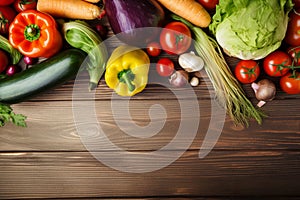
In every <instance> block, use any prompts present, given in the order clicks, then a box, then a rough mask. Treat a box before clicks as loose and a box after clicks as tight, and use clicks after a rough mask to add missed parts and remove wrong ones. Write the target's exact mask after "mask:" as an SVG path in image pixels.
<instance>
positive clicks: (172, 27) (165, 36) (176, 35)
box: [160, 22, 192, 54]
mask: <svg viewBox="0 0 300 200" xmlns="http://www.w3.org/2000/svg"><path fill="white" fill-rule="evenodd" d="M191 43H192V38H191V31H190V29H189V28H188V27H187V26H186V25H185V24H184V23H182V22H171V23H169V24H167V25H166V26H165V27H164V29H163V30H162V32H161V34H160V45H161V47H162V49H163V50H164V51H166V52H167V53H169V54H181V53H184V52H185V51H187V50H188V49H189V48H190V46H191Z"/></svg>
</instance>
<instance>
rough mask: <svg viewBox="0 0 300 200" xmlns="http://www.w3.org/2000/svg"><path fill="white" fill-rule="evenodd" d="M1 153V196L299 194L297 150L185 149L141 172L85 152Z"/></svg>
mask: <svg viewBox="0 0 300 200" xmlns="http://www.w3.org/2000/svg"><path fill="white" fill-rule="evenodd" d="M140 153H142V152H136V154H140ZM0 155H1V160H0V168H1V172H0V176H1V179H0V197H1V198H10V197H15V198H34V197H35V198H55V197H58V196H59V197H61V198H67V197H85V198H88V197H115V198H117V197H124V196H128V197H142V196H148V197H151V196H157V195H160V196H174V197H176V196H179V197H180V196H184V195H187V196H188V195H190V196H256V195H260V196H269V195H279V196H284V195H286V196H289V195H291V194H293V195H300V194H299V191H300V190H299V189H300V188H299V187H300V186H299V184H297V182H298V179H299V178H300V173H299V171H298V164H299V163H298V161H299V158H300V157H299V156H300V153H299V152H298V151H297V152H295V151H275V150H274V151H273V150H272V151H246V150H245V151H214V152H212V153H211V154H210V155H209V156H207V157H206V158H205V159H202V160H200V159H198V157H197V155H198V154H197V151H188V152H186V153H185V154H184V155H183V156H182V157H181V158H180V159H179V160H178V161H176V162H175V163H173V164H171V165H170V166H168V167H166V168H164V169H162V170H158V171H154V172H151V173H146V174H130V173H124V172H119V171H114V170H112V169H110V168H109V167H107V166H104V165H103V164H101V163H100V162H98V161H97V160H95V159H94V158H93V157H91V155H90V154H89V153H87V152H52V153H30V152H29V153H27V152H24V153H21V152H19V153H1V154H0ZM111 159H114V158H111ZM121 162H122V161H121ZM129 164H130V163H129ZM148 164H149V165H151V164H153V163H148ZM141 167H146V166H145V165H144V164H143V166H141Z"/></svg>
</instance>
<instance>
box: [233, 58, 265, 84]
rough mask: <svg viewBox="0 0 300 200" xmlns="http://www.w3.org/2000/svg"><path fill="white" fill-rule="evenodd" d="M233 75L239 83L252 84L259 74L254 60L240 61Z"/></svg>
mask: <svg viewBox="0 0 300 200" xmlns="http://www.w3.org/2000/svg"><path fill="white" fill-rule="evenodd" d="M234 74H235V77H236V78H237V79H238V80H239V81H240V82H241V83H244V84H247V83H253V82H254V81H256V79H257V78H258V76H259V74H260V68H259V65H258V63H257V62H256V61H254V60H241V61H240V62H238V64H237V65H236V67H235V70H234Z"/></svg>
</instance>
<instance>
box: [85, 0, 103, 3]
mask: <svg viewBox="0 0 300 200" xmlns="http://www.w3.org/2000/svg"><path fill="white" fill-rule="evenodd" d="M84 1H86V2H90V3H98V2H99V1H100V0H84Z"/></svg>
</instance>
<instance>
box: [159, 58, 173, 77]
mask: <svg viewBox="0 0 300 200" xmlns="http://www.w3.org/2000/svg"><path fill="white" fill-rule="evenodd" d="M156 71H157V73H158V74H159V75H160V76H171V75H172V73H173V71H174V63H173V61H172V60H170V59H169V58H161V59H159V60H158V61H157V63H156Z"/></svg>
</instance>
